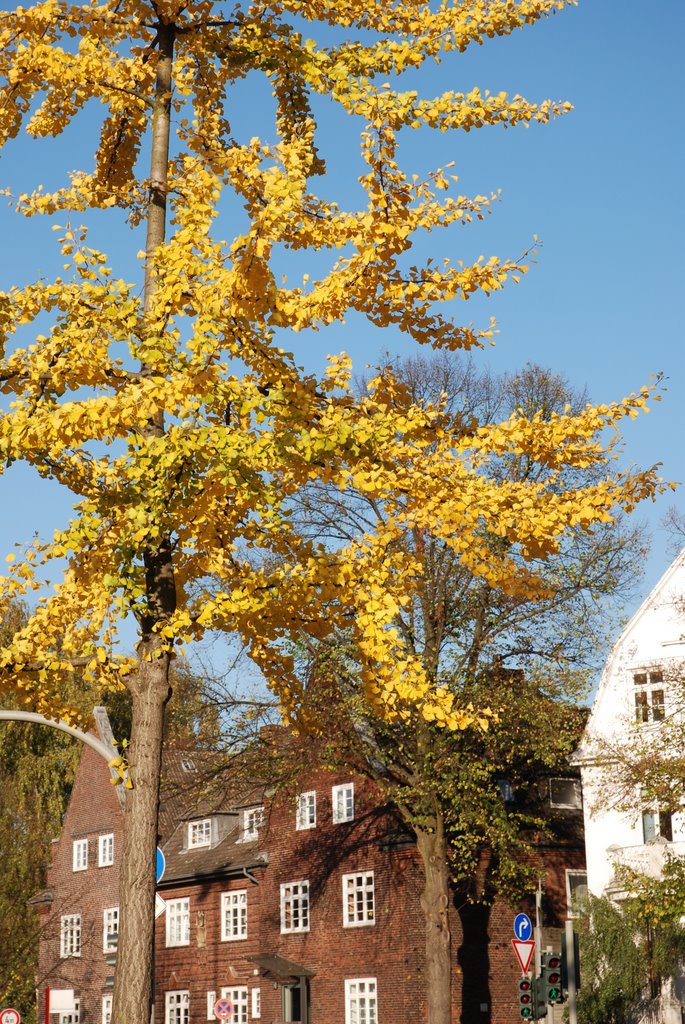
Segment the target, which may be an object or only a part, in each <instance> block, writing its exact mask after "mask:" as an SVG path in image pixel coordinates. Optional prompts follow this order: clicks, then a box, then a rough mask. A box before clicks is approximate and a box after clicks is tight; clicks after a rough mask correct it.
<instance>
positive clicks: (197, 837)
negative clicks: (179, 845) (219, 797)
mask: <svg viewBox="0 0 685 1024" xmlns="http://www.w3.org/2000/svg"><path fill="white" fill-rule="evenodd" d="M211 841H212V819H211V818H203V819H202V821H190V822H188V849H191V850H192V849H195V848H196V847H198V846H209V845H210V843H211Z"/></svg>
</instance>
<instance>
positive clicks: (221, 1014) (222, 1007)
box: [0, 999, 233, 1024]
mask: <svg viewBox="0 0 685 1024" xmlns="http://www.w3.org/2000/svg"><path fill="white" fill-rule="evenodd" d="M232 1013H233V1003H232V1002H231V1000H230V999H217V1001H216V1002H215V1003H214V1016H215V1017H218V1018H219V1020H228V1018H229V1017H230V1016H231V1014H232ZM0 1024H2V1021H0Z"/></svg>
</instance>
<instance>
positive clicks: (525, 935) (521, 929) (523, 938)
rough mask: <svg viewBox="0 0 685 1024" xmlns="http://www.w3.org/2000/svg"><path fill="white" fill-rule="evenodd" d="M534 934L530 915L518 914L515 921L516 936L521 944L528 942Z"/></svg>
mask: <svg viewBox="0 0 685 1024" xmlns="http://www.w3.org/2000/svg"><path fill="white" fill-rule="evenodd" d="M532 934H533V926H532V924H531V923H530V918H529V917H528V914H517V915H516V917H515V919H514V935H515V936H516V938H517V939H518V940H519V942H528V939H529V938H530V937H531V935H532Z"/></svg>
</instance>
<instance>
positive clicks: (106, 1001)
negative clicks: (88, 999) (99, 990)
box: [102, 995, 113, 1024]
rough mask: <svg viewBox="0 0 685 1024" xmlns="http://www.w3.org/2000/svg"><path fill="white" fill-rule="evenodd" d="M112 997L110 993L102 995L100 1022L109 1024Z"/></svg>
mask: <svg viewBox="0 0 685 1024" xmlns="http://www.w3.org/2000/svg"><path fill="white" fill-rule="evenodd" d="M112 998H113V997H112V996H111V995H108V996H103V997H102V1024H111V1021H112Z"/></svg>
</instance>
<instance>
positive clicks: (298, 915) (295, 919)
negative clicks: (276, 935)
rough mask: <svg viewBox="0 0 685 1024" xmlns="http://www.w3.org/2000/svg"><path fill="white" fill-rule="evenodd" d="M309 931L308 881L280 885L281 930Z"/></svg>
mask: <svg viewBox="0 0 685 1024" xmlns="http://www.w3.org/2000/svg"><path fill="white" fill-rule="evenodd" d="M308 931H309V882H308V881H303V882H286V884H285V885H282V886H281V932H282V933H284V932H308Z"/></svg>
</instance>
